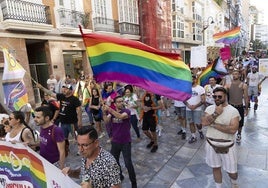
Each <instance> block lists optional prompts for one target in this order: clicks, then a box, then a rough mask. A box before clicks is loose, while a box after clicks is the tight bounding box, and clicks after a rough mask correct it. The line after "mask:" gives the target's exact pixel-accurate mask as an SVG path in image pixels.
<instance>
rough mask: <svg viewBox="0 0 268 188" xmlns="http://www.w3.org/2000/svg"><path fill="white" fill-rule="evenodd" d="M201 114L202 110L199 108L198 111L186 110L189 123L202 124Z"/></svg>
mask: <svg viewBox="0 0 268 188" xmlns="http://www.w3.org/2000/svg"><path fill="white" fill-rule="evenodd" d="M201 115H202V111H201V110H197V111H192V110H186V118H187V121H188V123H194V124H198V125H200V124H201Z"/></svg>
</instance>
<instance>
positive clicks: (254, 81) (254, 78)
mask: <svg viewBox="0 0 268 188" xmlns="http://www.w3.org/2000/svg"><path fill="white" fill-rule="evenodd" d="M247 78H248V79H249V81H248V86H258V84H259V82H260V81H261V80H262V79H263V78H264V75H262V74H260V73H258V72H256V73H253V72H250V73H248V76H247Z"/></svg>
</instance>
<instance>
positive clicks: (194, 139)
mask: <svg viewBox="0 0 268 188" xmlns="http://www.w3.org/2000/svg"><path fill="white" fill-rule="evenodd" d="M196 141H197V139H196V137H193V136H191V138H190V140H189V141H188V143H189V144H192V143H194V142H196Z"/></svg>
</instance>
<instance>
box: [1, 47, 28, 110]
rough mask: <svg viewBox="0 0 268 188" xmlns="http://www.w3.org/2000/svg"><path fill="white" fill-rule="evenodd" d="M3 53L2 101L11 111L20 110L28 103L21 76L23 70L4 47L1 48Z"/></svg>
mask: <svg viewBox="0 0 268 188" xmlns="http://www.w3.org/2000/svg"><path fill="white" fill-rule="evenodd" d="M1 50H2V51H3V54H4V72H3V78H2V84H3V90H4V95H5V96H4V103H5V104H6V105H7V107H8V109H10V110H11V111H14V110H20V108H21V107H22V106H24V105H25V104H27V103H28V94H27V91H26V87H25V84H24V82H23V77H24V75H25V72H26V71H25V70H24V69H23V67H22V66H21V65H20V64H19V63H18V62H17V60H16V59H15V58H14V57H13V56H12V55H11V54H10V53H9V52H8V50H7V49H6V48H2V49H1Z"/></svg>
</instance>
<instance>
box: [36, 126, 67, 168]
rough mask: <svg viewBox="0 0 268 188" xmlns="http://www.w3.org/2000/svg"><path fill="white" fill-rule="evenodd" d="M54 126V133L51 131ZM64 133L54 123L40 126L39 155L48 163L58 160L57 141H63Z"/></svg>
mask: <svg viewBox="0 0 268 188" xmlns="http://www.w3.org/2000/svg"><path fill="white" fill-rule="evenodd" d="M53 127H54V134H53V135H52V133H53ZM64 140H65V138H64V134H63V131H62V129H61V128H60V127H57V126H55V125H53V126H49V127H48V128H45V129H43V128H42V127H41V128H40V155H41V156H42V157H44V158H45V159H46V160H48V161H49V162H50V163H52V164H53V163H55V162H57V161H59V157H60V155H59V151H58V147H57V142H62V141H64Z"/></svg>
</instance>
